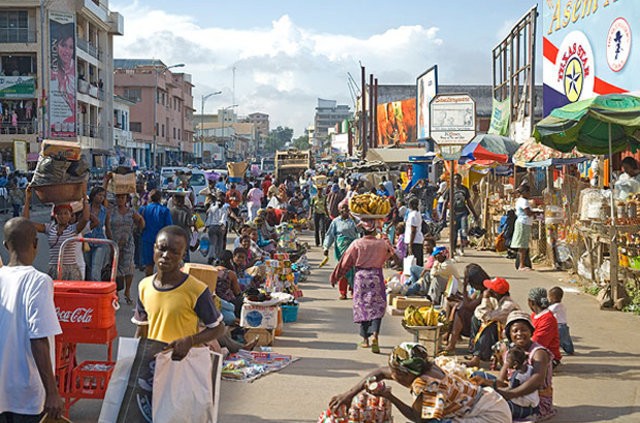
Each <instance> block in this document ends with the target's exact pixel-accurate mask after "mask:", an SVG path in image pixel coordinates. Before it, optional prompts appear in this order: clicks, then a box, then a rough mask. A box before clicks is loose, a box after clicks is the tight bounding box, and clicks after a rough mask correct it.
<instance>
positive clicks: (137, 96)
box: [122, 88, 142, 103]
mask: <svg viewBox="0 0 640 423" xmlns="http://www.w3.org/2000/svg"><path fill="white" fill-rule="evenodd" d="M122 96H123V97H124V98H126V99H127V100H129V101H133V102H135V103H139V102H141V101H142V90H141V89H140V88H125V89H124V90H123V93H122Z"/></svg>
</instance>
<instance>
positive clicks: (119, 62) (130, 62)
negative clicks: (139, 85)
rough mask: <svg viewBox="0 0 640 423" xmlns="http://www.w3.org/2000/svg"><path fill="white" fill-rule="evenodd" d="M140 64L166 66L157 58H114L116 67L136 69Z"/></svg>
mask: <svg viewBox="0 0 640 423" xmlns="http://www.w3.org/2000/svg"><path fill="white" fill-rule="evenodd" d="M138 66H166V65H165V64H164V62H163V61H162V60H156V59H113V67H114V69H135V68H137V67H138Z"/></svg>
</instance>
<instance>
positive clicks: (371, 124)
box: [369, 73, 375, 148]
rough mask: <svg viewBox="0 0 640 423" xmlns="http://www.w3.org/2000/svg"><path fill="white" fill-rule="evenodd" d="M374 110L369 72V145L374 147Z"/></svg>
mask: <svg viewBox="0 0 640 423" xmlns="http://www.w3.org/2000/svg"><path fill="white" fill-rule="evenodd" d="M374 114H375V112H374V110H373V74H372V73H371V74H369V147H371V148H374V147H375V140H374V139H373V128H374V126H375V121H374V119H373V116H374Z"/></svg>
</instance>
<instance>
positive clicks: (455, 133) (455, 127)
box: [429, 94, 476, 145]
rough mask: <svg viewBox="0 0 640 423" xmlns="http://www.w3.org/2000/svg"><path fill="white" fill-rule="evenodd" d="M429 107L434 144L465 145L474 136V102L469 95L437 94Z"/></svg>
mask: <svg viewBox="0 0 640 423" xmlns="http://www.w3.org/2000/svg"><path fill="white" fill-rule="evenodd" d="M429 108H430V110H431V120H430V125H431V138H432V139H433V140H434V141H435V143H436V144H438V145H445V144H451V145H465V144H467V143H468V142H469V141H471V140H472V139H473V137H475V136H476V102H475V101H474V100H473V98H471V97H470V96H469V95H467V94H443V95H437V96H435V97H434V99H433V100H432V101H431V104H430V107H429Z"/></svg>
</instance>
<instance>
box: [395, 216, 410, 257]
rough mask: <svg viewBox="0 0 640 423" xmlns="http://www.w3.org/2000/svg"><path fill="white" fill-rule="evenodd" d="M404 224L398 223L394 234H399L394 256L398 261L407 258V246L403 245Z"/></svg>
mask: <svg viewBox="0 0 640 423" xmlns="http://www.w3.org/2000/svg"><path fill="white" fill-rule="evenodd" d="M404 227H405V225H404V222H399V223H398V224H397V225H396V233H397V234H400V235H399V236H398V240H397V241H396V255H397V256H398V258H399V259H400V260H404V258H405V257H406V256H407V244H405V243H404Z"/></svg>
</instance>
